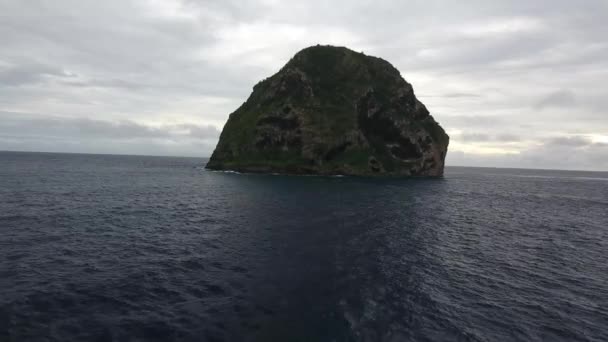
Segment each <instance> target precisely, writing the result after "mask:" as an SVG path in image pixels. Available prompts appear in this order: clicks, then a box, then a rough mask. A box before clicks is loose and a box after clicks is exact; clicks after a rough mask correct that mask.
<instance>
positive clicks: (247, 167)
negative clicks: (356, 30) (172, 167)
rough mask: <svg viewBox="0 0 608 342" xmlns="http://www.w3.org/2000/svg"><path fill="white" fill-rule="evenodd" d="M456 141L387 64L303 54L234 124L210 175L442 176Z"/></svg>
mask: <svg viewBox="0 0 608 342" xmlns="http://www.w3.org/2000/svg"><path fill="white" fill-rule="evenodd" d="M448 143H449V137H448V136H447V134H446V133H445V132H444V130H443V129H442V128H441V126H439V124H438V123H437V122H436V121H435V120H434V119H433V117H432V116H431V115H429V112H428V110H427V109H426V107H425V106H424V105H423V104H422V103H421V102H420V101H418V100H417V99H416V97H415V96H414V91H413V89H412V86H411V85H410V84H409V83H407V82H406V81H405V80H404V79H403V78H402V77H401V75H400V74H399V71H398V70H397V69H395V68H394V67H393V66H392V65H391V64H390V63H388V62H387V61H385V60H383V59H380V58H376V57H371V56H366V55H364V54H363V53H357V52H354V51H352V50H349V49H347V48H343V47H333V46H313V47H309V48H306V49H304V50H302V51H300V52H298V53H297V54H296V55H295V56H294V57H293V58H292V59H291V60H290V61H289V62H288V63H287V64H286V65H285V66H284V67H283V68H282V69H281V70H280V71H279V72H278V73H276V74H275V75H273V76H272V77H270V78H267V79H265V80H263V81H261V82H260V83H258V84H257V85H256V86H255V87H254V88H253V93H252V94H251V96H250V97H249V99H247V101H246V102H245V103H244V104H243V105H241V107H239V108H238V109H237V110H236V111H235V112H234V113H232V114H231V115H230V117H229V118H228V122H227V123H226V125H225V126H224V130H223V131H222V134H221V136H220V140H219V142H218V144H217V147H216V148H215V151H214V152H213V155H212V156H211V159H210V160H209V163H208V164H207V168H208V169H213V170H235V171H242V172H277V173H291V174H327V175H330V174H345V175H399V176H401V175H403V176H410V175H411V176H441V175H442V174H443V165H444V160H445V155H446V152H447V147H448Z"/></svg>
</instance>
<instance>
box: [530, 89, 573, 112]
mask: <svg viewBox="0 0 608 342" xmlns="http://www.w3.org/2000/svg"><path fill="white" fill-rule="evenodd" d="M576 102H577V101H576V95H575V94H574V92H573V91H571V90H567V89H562V90H557V91H554V92H551V93H549V94H547V95H545V96H544V97H543V98H542V99H540V100H539V101H538V102H537V103H536V104H535V105H534V108H535V109H538V110H543V109H545V108H551V107H555V108H568V107H573V106H574V105H576Z"/></svg>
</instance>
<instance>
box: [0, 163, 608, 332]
mask: <svg viewBox="0 0 608 342" xmlns="http://www.w3.org/2000/svg"><path fill="white" fill-rule="evenodd" d="M205 162H206V160H205V159H198V158H173V157H141V156H113V155H84V154H51V153H17V152H1V153H0V341H608V173H599V172H575V171H545V170H520V169H491V168H465V167H447V168H446V172H445V177H443V178H441V179H425V178H418V179H374V178H359V177H315V176H277V175H249V174H233V173H223V172H211V171H206V170H204V168H203V166H204V164H205Z"/></svg>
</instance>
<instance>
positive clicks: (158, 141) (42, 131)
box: [0, 112, 220, 156]
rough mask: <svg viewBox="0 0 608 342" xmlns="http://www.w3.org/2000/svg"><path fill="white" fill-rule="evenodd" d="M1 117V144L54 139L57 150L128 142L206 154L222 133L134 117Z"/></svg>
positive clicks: (147, 150)
mask: <svg viewBox="0 0 608 342" xmlns="http://www.w3.org/2000/svg"><path fill="white" fill-rule="evenodd" d="M0 118H1V119H2V120H1V121H0V143H1V142H4V143H5V144H8V145H10V146H19V145H20V144H19V142H27V144H26V145H27V146H31V145H36V144H40V145H41V146H47V145H48V144H49V142H52V144H53V146H54V147H53V149H54V150H57V151H61V147H63V148H65V149H66V151H69V152H81V151H80V148H78V149H77V150H74V147H75V146H76V147H78V145H81V144H84V145H86V146H91V147H92V148H93V150H94V151H92V152H100V153H116V152H120V150H118V151H112V150H108V149H107V147H108V146H112V145H117V146H120V144H126V145H127V146H131V147H133V146H137V149H138V151H139V153H144V154H154V153H155V151H156V150H157V149H158V148H159V146H160V147H162V146H165V148H164V150H167V147H168V146H173V145H182V146H177V147H176V146H173V149H175V150H181V149H183V147H185V146H190V147H192V148H198V149H200V150H198V151H194V150H185V151H184V152H182V153H185V154H186V155H196V156H204V155H207V154H209V153H211V151H212V148H213V147H214V146H215V142H216V140H217V139H218V137H219V134H220V132H219V130H218V129H217V128H216V127H215V126H211V125H204V124H203V125H201V124H194V123H175V124H163V125H158V126H153V125H147V124H141V123H137V122H134V121H130V120H121V121H108V120H98V119H88V118H62V117H48V116H40V115H31V114H24V113H6V112H0ZM9 143H10V144H9ZM58 148H59V149H58ZM161 150H162V149H161ZM123 153H129V151H124V152H123ZM131 153H132V152H131Z"/></svg>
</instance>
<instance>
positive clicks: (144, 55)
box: [0, 0, 608, 170]
mask: <svg viewBox="0 0 608 342" xmlns="http://www.w3.org/2000/svg"><path fill="white" fill-rule="evenodd" d="M607 23H608V1H603V0H586V1H580V2H575V1H570V0H569V1H563V0H544V1H541V0H537V1H529V0H526V1H523V0H510V1H481V0H480V1H434V0H425V1H392V2H391V1H381V0H374V1H356V0H349V1H342V0H340V1H316V0H313V1H293V2H290V1H274V0H258V1H247V2H244V1H235V0H228V1H226V0H223V1H220V0H208V1H188V0H182V1H178V0H173V1H171V0H165V1H163V0H104V1H88V0H48V1H43V0H0V46H1V47H2V48H0V150H19V151H51V152H60V151H65V152H90V153H120V154H152V155H158V154H161V155H188V156H209V155H210V153H211V152H212V150H213V148H214V147H215V144H216V142H217V139H218V136H219V131H220V130H221V128H222V126H223V124H224V122H225V121H226V119H227V118H228V114H230V113H231V112H232V111H233V110H235V109H236V108H237V107H238V106H239V105H240V104H241V103H242V102H243V101H244V100H245V99H246V98H247V96H248V95H249V93H250V92H251V89H252V87H253V85H254V84H255V83H257V82H258V81H259V80H260V79H262V78H265V77H268V76H270V75H271V74H273V73H275V72H276V71H278V69H279V68H280V67H281V66H282V65H283V64H284V63H286V62H287V60H288V59H289V58H290V57H291V56H292V55H293V54H295V53H296V52H297V51H299V50H300V49H302V48H304V47H307V46H310V45H315V44H317V43H320V44H333V45H343V46H347V47H350V48H352V49H355V50H358V51H364V52H365V53H366V54H369V55H375V56H379V57H382V58H384V59H386V60H388V61H389V62H391V63H392V64H393V65H395V66H396V67H397V68H398V69H399V70H400V71H401V74H402V75H403V76H404V78H405V79H406V80H407V81H408V82H410V83H412V84H413V86H414V90H415V92H416V94H417V96H418V98H419V99H420V100H421V101H422V102H424V103H425V104H426V105H427V107H428V108H429V110H430V111H431V113H432V114H433V115H434V116H435V118H436V119H437V120H438V121H439V122H440V123H441V125H442V126H443V127H444V128H445V129H446V130H447V131H448V133H449V134H450V136H451V143H450V149H449V153H448V161H447V162H448V165H478V166H508V167H535V168H566V169H589V170H608V117H607V116H606V114H607V113H606V108H607V107H608V86H606V80H608V39H606V37H607V36H608V24H607Z"/></svg>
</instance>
